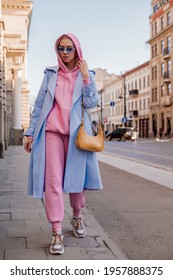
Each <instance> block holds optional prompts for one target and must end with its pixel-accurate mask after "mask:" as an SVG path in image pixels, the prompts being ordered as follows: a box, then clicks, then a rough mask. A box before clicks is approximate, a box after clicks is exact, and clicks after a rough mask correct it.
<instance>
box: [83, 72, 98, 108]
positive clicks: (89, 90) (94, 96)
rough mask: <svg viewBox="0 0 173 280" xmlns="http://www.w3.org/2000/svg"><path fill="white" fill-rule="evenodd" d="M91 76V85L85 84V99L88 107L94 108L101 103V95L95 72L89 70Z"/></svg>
mask: <svg viewBox="0 0 173 280" xmlns="http://www.w3.org/2000/svg"><path fill="white" fill-rule="evenodd" d="M89 78H90V83H89V85H84V86H83V100H84V106H85V108H86V109H89V108H93V107H95V106H97V105H98V103H99V95H98V92H97V89H96V83H95V72H93V71H89Z"/></svg>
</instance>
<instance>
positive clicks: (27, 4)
mask: <svg viewBox="0 0 173 280" xmlns="http://www.w3.org/2000/svg"><path fill="white" fill-rule="evenodd" d="M32 5H33V3H32V2H31V1H20V0H19V1H17V0H2V9H3V8H8V9H24V10H32Z"/></svg>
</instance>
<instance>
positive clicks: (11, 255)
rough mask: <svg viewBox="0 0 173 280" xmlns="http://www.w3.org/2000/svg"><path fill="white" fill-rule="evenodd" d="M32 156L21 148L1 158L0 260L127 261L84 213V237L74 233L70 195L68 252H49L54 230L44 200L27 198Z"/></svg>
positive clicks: (66, 234) (66, 228)
mask: <svg viewBox="0 0 173 280" xmlns="http://www.w3.org/2000/svg"><path fill="white" fill-rule="evenodd" d="M28 164H29V155H28V154H27V153H26V152H25V151H24V150H23V147H22V146H10V147H9V148H8V150H7V151H6V152H5V157H4V159H0V259H1V260H4V259H5V260H56V259H60V260H78V259H79V260H115V259H119V260H120V259H122V260H124V259H127V258H126V256H125V255H123V253H122V252H121V251H120V250H119V248H118V247H117V246H116V244H115V243H114V242H113V241H112V240H111V239H110V238H109V237H108V236H107V235H106V233H105V232H104V230H103V229H102V228H101V226H100V225H99V224H98V222H97V221H96V220H95V219H94V217H93V216H92V215H91V214H90V213H89V211H88V210H87V209H85V210H84V212H83V219H84V222H85V225H86V229H87V236H86V237H85V238H81V239H80V238H75V237H73V235H72V232H71V225H70V217H71V213H72V212H71V208H70V206H69V201H68V195H65V198H64V199H65V219H64V222H63V232H64V244H65V253H64V255H62V256H56V255H55V256H54V255H51V254H50V253H49V245H50V241H51V227H50V225H49V224H48V222H47V218H46V215H45V210H44V207H43V204H42V202H41V200H37V199H33V198H32V197H30V196H28V195H27V172H28Z"/></svg>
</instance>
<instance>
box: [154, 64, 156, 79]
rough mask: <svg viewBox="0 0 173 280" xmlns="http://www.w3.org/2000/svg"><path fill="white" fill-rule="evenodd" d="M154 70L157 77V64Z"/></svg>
mask: <svg viewBox="0 0 173 280" xmlns="http://www.w3.org/2000/svg"><path fill="white" fill-rule="evenodd" d="M154 72H155V79H157V66H155V68H154Z"/></svg>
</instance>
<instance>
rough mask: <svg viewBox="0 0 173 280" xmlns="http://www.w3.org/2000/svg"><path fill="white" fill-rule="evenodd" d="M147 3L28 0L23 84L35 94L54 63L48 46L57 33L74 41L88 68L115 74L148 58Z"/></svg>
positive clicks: (135, 0)
mask: <svg viewBox="0 0 173 280" xmlns="http://www.w3.org/2000/svg"><path fill="white" fill-rule="evenodd" d="M150 4H151V0H131V1H130V0H124V1H121V0H49V1H48V0H34V1H33V13H32V19H31V27H30V36H29V49H28V82H29V89H30V91H31V94H32V96H35V95H36V94H37V92H38V90H39V87H40V83H41V81H42V78H43V71H44V69H45V67H46V66H52V65H56V64H57V59H56V55H55V51H54V43H55V40H56V38H57V37H59V36H60V35H61V34H63V33H67V32H72V33H74V34H75V35H76V36H77V37H78V38H79V40H80V42H81V45H82V49H83V55H84V58H85V59H86V61H87V63H88V65H89V68H90V69H93V68H97V67H100V68H103V69H107V71H108V72H109V73H115V74H120V73H121V72H123V71H125V70H129V69H131V68H134V67H136V66H137V65H139V64H142V63H143V62H145V61H147V60H149V55H150V51H149V45H148V44H146V41H147V40H148V39H149V37H150V27H149V16H150V10H151V6H150Z"/></svg>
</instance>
